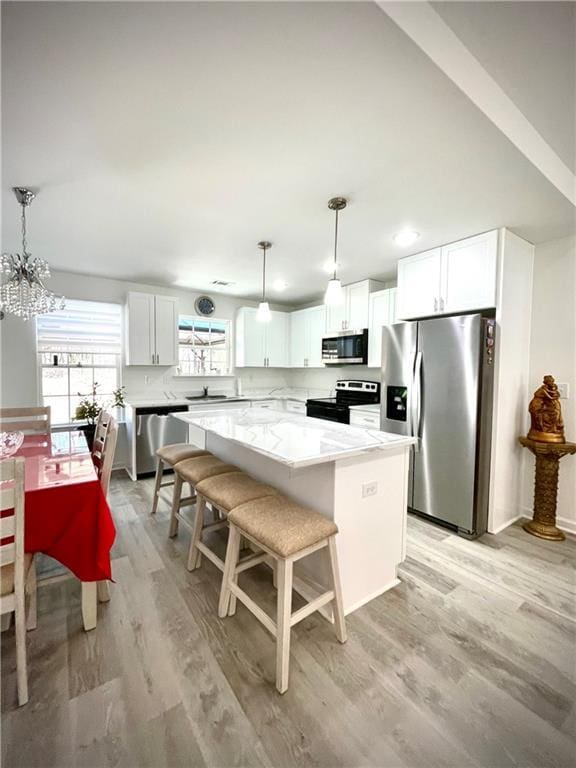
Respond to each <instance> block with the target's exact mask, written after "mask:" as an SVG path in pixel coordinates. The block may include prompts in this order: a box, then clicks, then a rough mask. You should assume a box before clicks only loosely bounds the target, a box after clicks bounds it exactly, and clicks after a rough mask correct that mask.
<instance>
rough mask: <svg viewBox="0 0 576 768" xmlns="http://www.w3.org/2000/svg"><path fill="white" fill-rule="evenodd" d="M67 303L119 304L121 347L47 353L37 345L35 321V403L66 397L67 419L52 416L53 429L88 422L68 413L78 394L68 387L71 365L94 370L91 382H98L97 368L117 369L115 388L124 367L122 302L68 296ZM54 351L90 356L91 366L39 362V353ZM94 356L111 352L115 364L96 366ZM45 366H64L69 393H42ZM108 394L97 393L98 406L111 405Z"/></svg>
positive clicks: (120, 383) (120, 384)
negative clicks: (36, 400) (112, 349)
mask: <svg viewBox="0 0 576 768" xmlns="http://www.w3.org/2000/svg"><path fill="white" fill-rule="evenodd" d="M69 302H74V303H76V302H79V303H85V304H105V305H108V306H115V307H118V309H119V312H118V323H119V340H120V349H119V351H118V352H104V351H102V352H94V351H93V350H81V349H76V350H74V351H70V350H67V349H60V350H59V351H50V352H48V351H42V350H41V349H40V344H39V332H38V325H37V324H36V328H35V334H34V338H35V345H36V376H37V392H38V404H39V405H41V406H43V405H44V403H45V400H46V399H48V400H50V399H51V398H56V397H58V398H62V399H64V398H66V399H67V400H68V420H67V421H56V420H55V419H54V416H53V417H52V424H53V426H54V427H56V428H62V427H65V426H72V425H73V426H79V427H82V426H85V425H86V424H87V423H88V422H87V421H86V420H84V419H74V418H73V417H71V415H70V414H71V410H72V409H71V403H72V400H73V399H74V398H77V397H78V395H77V394H76V393H74V392H73V391H72V390H71V387H70V371H71V370H72V369H73V368H85V369H90V370H92V371H93V373H92V381H93V382H94V381H98V377H97V371H98V369H102V370H104V369H105V370H110V369H112V368H114V369H115V370H116V386H115V389H117V388H118V387H121V386H123V366H124V350H125V341H124V311H123V305H122V304H121V303H119V302H117V301H98V300H94V299H69ZM63 311H66V310H65V309H64V310H63ZM50 314H51V315H57V314H58V311H56V312H54V313H50ZM54 354H58V355H65V356H68V355H72V354H82V355H92V363H91V364H90V365H80V366H78V365H69V364H68V363H66V364H62V365H61V364H59V365H58V366H54V365H50V364H44V363H43V362H42V356H43V355H54ZM95 355H96V356H100V355H101V356H103V355H113V356H114V357H115V363H114V365H112V364H107V365H98V364H96V365H95V364H94V359H93V358H94V356H95ZM45 368H59V369H66V371H67V380H68V387H67V389H68V394H66V395H50V394H48V395H45V394H44V391H43V375H42V372H43V370H44V369H45ZM82 394H83V396H84V393H82ZM85 394H86V396H87V397H89V396H90V392H87V393H85ZM111 396H112V393H110V392H103V393H100V394H99V395H98V403H99V405H101V406H102V407H103V408H105V407H110V406H111V402H109V401H110V400H111Z"/></svg>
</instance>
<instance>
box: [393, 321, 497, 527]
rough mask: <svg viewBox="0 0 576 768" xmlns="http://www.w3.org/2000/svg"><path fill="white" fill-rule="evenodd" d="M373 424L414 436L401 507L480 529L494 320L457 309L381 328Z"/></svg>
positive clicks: (485, 507) (483, 515)
mask: <svg viewBox="0 0 576 768" xmlns="http://www.w3.org/2000/svg"><path fill="white" fill-rule="evenodd" d="M382 333H383V339H382V344H383V346H382V395H381V403H382V405H381V429H382V430H383V431H385V432H394V433H396V434H401V435H412V436H414V437H417V438H418V443H417V445H415V446H414V448H413V449H412V455H411V464H410V478H409V486H408V508H409V510H410V511H412V512H416V513H418V514H420V515H423V516H427V517H429V518H431V519H433V520H436V521H438V522H442V523H446V524H448V525H451V526H452V527H453V528H455V529H457V530H458V532H459V533H460V534H462V535H464V536H469V537H474V536H479V535H480V534H482V533H484V532H485V531H486V524H487V518H488V498H489V483H490V440H491V425H492V396H493V369H494V365H493V361H494V348H495V343H496V339H495V323H494V320H493V319H492V318H489V317H484V316H482V315H479V314H476V315H459V316H453V317H441V318H433V319H430V320H420V321H413V322H404V323H395V324H394V325H391V326H385V327H384V328H383V332H382Z"/></svg>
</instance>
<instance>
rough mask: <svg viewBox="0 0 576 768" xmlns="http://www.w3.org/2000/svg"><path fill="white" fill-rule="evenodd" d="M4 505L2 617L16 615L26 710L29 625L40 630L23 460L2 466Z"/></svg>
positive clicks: (18, 663)
mask: <svg viewBox="0 0 576 768" xmlns="http://www.w3.org/2000/svg"><path fill="white" fill-rule="evenodd" d="M0 502H1V503H0V509H1V510H2V512H5V511H11V512H12V514H10V515H7V516H6V517H1V518H0V566H1V567H0V586H1V589H0V614H2V615H4V614H10V613H14V624H15V634H16V673H17V680H18V704H19V706H22V705H23V704H26V702H27V701H28V671H27V660H26V625H27V623H28V628H29V629H33V628H35V627H36V583H35V579H36V572H35V570H34V565H33V555H30V554H26V553H25V552H24V459H23V458H17V459H6V460H4V461H2V462H0ZM7 539H8V541H6V540H7ZM2 542H5V543H2ZM27 592H28V593H29V594H30V605H29V609H28V617H27V615H26V593H27Z"/></svg>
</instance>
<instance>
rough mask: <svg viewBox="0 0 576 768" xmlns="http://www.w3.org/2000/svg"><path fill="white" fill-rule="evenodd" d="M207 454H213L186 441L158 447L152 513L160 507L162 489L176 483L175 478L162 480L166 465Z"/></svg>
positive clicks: (172, 465) (170, 465)
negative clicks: (165, 481) (164, 481)
mask: <svg viewBox="0 0 576 768" xmlns="http://www.w3.org/2000/svg"><path fill="white" fill-rule="evenodd" d="M206 455H211V454H209V452H208V451H203V450H200V449H199V448H194V446H193V445H187V444H186V443H174V444H173V445H164V446H163V447H162V448H158V450H157V451H156V456H158V463H157V465H156V482H155V484H154V499H153V501H152V511H151V512H150V514H151V515H155V514H156V510H157V509H158V499H159V498H160V496H161V494H160V489H161V488H166V487H168V486H170V485H174V481H173V480H170V481H168V482H167V483H163V482H162V478H163V476H164V467H165V465H166V466H168V467H170V468H172V469H173V468H174V465H175V464H178V462H179V461H184V459H190V458H193V457H194V456H206ZM191 498H192V497H189V500H188V503H192V502H191V501H190V499H191ZM183 501H184V500H183Z"/></svg>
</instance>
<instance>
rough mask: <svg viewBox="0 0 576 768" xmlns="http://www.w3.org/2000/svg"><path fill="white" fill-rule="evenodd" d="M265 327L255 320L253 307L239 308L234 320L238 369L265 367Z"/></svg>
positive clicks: (264, 324)
mask: <svg viewBox="0 0 576 768" xmlns="http://www.w3.org/2000/svg"><path fill="white" fill-rule="evenodd" d="M266 325H268V323H261V322H259V321H258V320H256V310H255V309H254V308H253V307H241V309H239V310H238V315H237V318H236V365H237V366H238V368H263V367H264V365H265V362H264V358H265V339H266V335H265V334H266Z"/></svg>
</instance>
